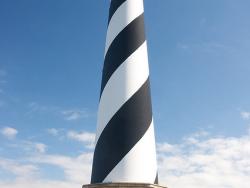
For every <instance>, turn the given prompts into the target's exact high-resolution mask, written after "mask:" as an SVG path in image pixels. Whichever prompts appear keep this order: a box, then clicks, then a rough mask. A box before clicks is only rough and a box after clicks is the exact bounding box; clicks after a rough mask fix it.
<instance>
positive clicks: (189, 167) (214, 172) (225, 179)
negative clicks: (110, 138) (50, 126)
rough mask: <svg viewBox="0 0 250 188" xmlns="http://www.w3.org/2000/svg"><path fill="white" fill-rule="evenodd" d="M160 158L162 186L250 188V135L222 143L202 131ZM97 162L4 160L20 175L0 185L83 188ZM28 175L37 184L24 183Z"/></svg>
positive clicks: (43, 157) (162, 150)
mask: <svg viewBox="0 0 250 188" xmlns="http://www.w3.org/2000/svg"><path fill="white" fill-rule="evenodd" d="M67 135H68V138H69V139H73V140H76V141H80V142H83V143H85V142H93V140H94V135H93V134H92V133H89V132H86V131H83V132H76V131H70V132H67ZM41 148H43V147H41ZM157 152H158V168H159V179H160V184H162V185H166V186H168V187H175V188H183V187H186V188H201V187H202V188H211V187H218V188H229V187H230V188H237V187H240V188H248V186H249V184H250V179H249V177H250V134H246V135H243V136H241V137H222V136H211V135H210V134H209V133H208V132H206V131H199V132H195V133H193V134H191V135H189V136H186V137H184V138H183V139H182V140H181V142H180V143H179V144H170V143H167V142H161V143H158V144H157ZM92 157H93V152H92V151H91V152H85V153H81V154H79V155H78V156H68V155H66V154H65V155H58V154H53V153H51V154H47V153H43V152H37V153H36V152H35V153H34V152H33V153H32V152H31V153H30V155H29V156H27V157H26V158H25V159H24V160H23V161H25V164H22V163H21V162H20V161H18V160H17V159H16V160H14V159H13V160H8V159H2V160H0V161H2V163H1V162H0V170H1V168H2V169H4V170H5V171H6V170H7V169H8V171H9V172H11V173H13V174H14V175H16V179H14V180H13V181H11V182H6V181H2V180H1V179H0V187H6V188H14V187H15V186H16V187H17V188H24V187H25V186H26V187H27V186H28V187H29V186H31V185H32V186H33V185H34V186H37V187H38V188H42V187H43V188H52V187H53V186H54V185H56V183H58V185H60V186H62V187H63V188H70V187H71V186H81V185H82V184H87V183H89V181H90V173H91V163H92ZM0 159H1V158H0ZM3 161H4V162H3ZM43 165H46V166H49V167H50V168H52V169H53V167H55V168H57V169H58V168H59V169H61V172H62V173H63V174H64V178H63V179H62V178H60V180H57V179H56V178H54V179H46V178H44V176H43V174H42V172H43V171H42V170H41V169H42V167H43ZM20 168H22V169H20ZM25 172H27V174H29V175H28V177H33V178H32V179H31V178H25V174H24V173H25ZM35 174H36V176H34V175H35ZM26 177H27V176H26ZM16 187H15V188H16Z"/></svg>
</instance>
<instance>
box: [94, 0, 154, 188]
mask: <svg viewBox="0 0 250 188" xmlns="http://www.w3.org/2000/svg"><path fill="white" fill-rule="evenodd" d="M108 23H109V24H108V30H107V38H106V48H105V60H104V68H103V76H102V85H101V96H100V103H99V110H98V120H97V133H96V147H95V152H94V159H93V167H92V177H91V183H102V182H142V183H158V182H157V181H158V180H157V164H156V151H155V138H154V126H153V119H152V109H151V97H150V88H149V69H148V56H147V44H146V38H145V33H144V8H143V0H112V1H111V5H110V10H109V22H108Z"/></svg>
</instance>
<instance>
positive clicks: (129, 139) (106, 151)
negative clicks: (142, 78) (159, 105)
mask: <svg viewBox="0 0 250 188" xmlns="http://www.w3.org/2000/svg"><path fill="white" fill-rule="evenodd" d="M151 121H152V109H151V99H150V89H149V79H147V81H146V82H145V83H144V84H143V85H142V86H141V88H140V89H139V90H138V91H137V92H136V93H135V94H134V95H133V96H132V97H131V98H130V99H129V100H128V101H127V102H126V103H125V104H124V105H123V106H122V107H121V108H120V109H119V110H118V111H117V112H116V114H115V115H114V116H113V117H112V119H111V120H110V121H109V123H108V124H107V126H106V127H105V128H104V130H103V132H102V134H101V136H100V137H99V139H98V141H97V144H96V148H95V152H94V160H93V167H92V177H91V183H101V182H102V181H103V180H104V179H105V177H106V176H107V175H108V174H109V173H110V172H111V171H112V169H113V168H114V167H115V166H116V165H117V164H118V163H119V162H120V161H121V160H122V158H123V157H124V156H125V155H126V154H127V153H128V152H129V151H130V150H131V149H132V148H133V147H134V145H135V144H136V143H137V142H138V141H139V140H140V139H141V138H142V137H143V135H144V134H145V132H146V131H147V129H148V128H149V126H150V124H151ZM145 165H146V164H145Z"/></svg>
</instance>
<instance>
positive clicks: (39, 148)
mask: <svg viewBox="0 0 250 188" xmlns="http://www.w3.org/2000/svg"><path fill="white" fill-rule="evenodd" d="M34 147H35V149H36V150H37V151H38V152H39V153H45V152H46V149H47V146H46V145H45V144H43V143H35V144H34Z"/></svg>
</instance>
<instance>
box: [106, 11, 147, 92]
mask: <svg viewBox="0 0 250 188" xmlns="http://www.w3.org/2000/svg"><path fill="white" fill-rule="evenodd" d="M144 41H145V33H144V15H143V14H141V15H140V16H138V17H137V18H136V19H135V20H133V21H132V22H131V23H130V24H129V25H127V26H126V27H125V28H124V29H123V30H122V31H121V32H120V33H119V34H118V35H117V37H116V38H115V39H114V41H113V42H112V44H111V45H110V47H109V49H108V51H107V54H106V56H105V60H104V66H103V73H102V86H101V94H102V91H103V89H104V87H105V85H106V84H107V82H108V80H109V78H110V77H111V75H112V74H113V73H114V72H115V70H116V69H117V68H118V67H119V66H120V65H121V64H122V63H123V62H124V61H125V60H126V59H127V58H128V57H129V56H130V55H131V54H132V53H133V52H134V51H136V49H137V48H139V47H140V46H141V45H142V44H143V42H144Z"/></svg>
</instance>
